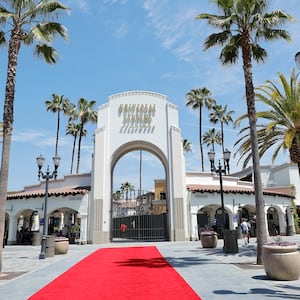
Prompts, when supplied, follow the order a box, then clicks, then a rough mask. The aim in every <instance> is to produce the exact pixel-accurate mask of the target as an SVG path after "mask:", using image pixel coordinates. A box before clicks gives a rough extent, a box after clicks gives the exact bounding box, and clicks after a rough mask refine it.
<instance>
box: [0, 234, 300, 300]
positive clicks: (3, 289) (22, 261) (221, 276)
mask: <svg viewBox="0 0 300 300" xmlns="http://www.w3.org/2000/svg"><path fill="white" fill-rule="evenodd" d="M283 239H284V240H289V241H295V242H297V243H298V246H300V235H296V236H292V237H283ZM238 242H239V253H235V254H224V253H223V251H222V247H223V240H219V242H218V246H217V248H215V249H203V248H201V245H200V242H197V241H192V242H161V243H142V245H144V246H146V245H155V246H157V247H158V249H159V250H160V252H161V254H162V255H163V256H164V257H165V258H166V259H167V260H168V261H169V262H170V263H171V264H172V265H173V266H174V267H175V268H176V270H177V271H178V272H179V273H180V274H181V276H182V277H183V278H184V279H185V280H186V281H187V282H188V283H189V284H190V285H191V286H192V288H193V289H194V290H195V291H196V293H198V294H199V296H200V297H201V298H202V299H203V300H219V299H220V300H221V299H222V300H243V299H245V300H248V299H249V300H250V299H251V300H253V299H255V300H260V299H268V300H270V299H289V300H291V299H298V300H299V299H300V279H299V280H295V281H272V280H268V279H267V277H266V276H265V272H264V269H263V267H262V266H257V265H256V264H255V262H256V243H255V239H254V238H253V239H251V241H250V244H249V245H248V246H243V241H242V240H239V241H238ZM133 245H137V244H133V243H121V242H120V243H112V244H107V245H70V248H69V251H68V253H67V254H65V255H55V256H54V257H51V258H46V259H44V260H40V259H39V258H38V257H39V253H40V247H39V246H6V247H5V248H4V249H3V270H2V271H3V272H2V273H3V274H2V275H0V299H10V300H25V299H27V298H28V297H29V296H30V295H32V294H33V293H34V292H36V291H37V290H39V289H40V288H42V287H43V286H44V285H46V284H47V283H49V282H50V281H52V280H53V279H54V278H56V277H57V276H59V275H60V274H61V273H63V272H64V271H66V270H67V269H68V268H70V267H71V266H73V265H74V264H75V263H76V262H78V261H80V260H81V259H83V258H84V257H86V256H87V255H89V254H90V253H92V252H94V251H95V250H97V249H99V248H103V247H124V246H133ZM138 245H141V243H140V244H138ZM145 280H146V278H145ZM166 280H167V278H166ZM119 299H123V298H122V295H120V298H119ZM66 300H67V299H66ZM170 300H171V299H170Z"/></svg>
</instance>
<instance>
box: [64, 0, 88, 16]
mask: <svg viewBox="0 0 300 300" xmlns="http://www.w3.org/2000/svg"><path fill="white" fill-rule="evenodd" d="M66 5H67V6H69V7H72V8H74V7H77V8H78V9H79V10H80V11H81V12H84V13H89V12H90V8H89V2H88V0H68V1H66Z"/></svg>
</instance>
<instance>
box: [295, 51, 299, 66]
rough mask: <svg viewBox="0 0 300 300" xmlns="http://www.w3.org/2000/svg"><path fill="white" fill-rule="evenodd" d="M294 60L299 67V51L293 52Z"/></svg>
mask: <svg viewBox="0 0 300 300" xmlns="http://www.w3.org/2000/svg"><path fill="white" fill-rule="evenodd" d="M295 62H296V65H297V67H298V68H299V69H300V51H299V52H297V53H296V54H295Z"/></svg>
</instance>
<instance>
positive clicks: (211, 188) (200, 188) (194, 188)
mask: <svg viewBox="0 0 300 300" xmlns="http://www.w3.org/2000/svg"><path fill="white" fill-rule="evenodd" d="M187 190H188V191H191V192H192V193H196V192H198V193H220V186H217V185H202V184H188V185H187ZM223 192H224V193H225V194H229V193H232V194H254V188H253V187H242V186H223ZM263 194H264V195H270V196H276V195H278V196H282V197H288V198H294V197H293V196H292V195H291V194H289V193H288V192H287V191H286V190H285V192H284V193H283V192H282V191H280V190H278V189H276V188H273V189H272V188H268V189H263Z"/></svg>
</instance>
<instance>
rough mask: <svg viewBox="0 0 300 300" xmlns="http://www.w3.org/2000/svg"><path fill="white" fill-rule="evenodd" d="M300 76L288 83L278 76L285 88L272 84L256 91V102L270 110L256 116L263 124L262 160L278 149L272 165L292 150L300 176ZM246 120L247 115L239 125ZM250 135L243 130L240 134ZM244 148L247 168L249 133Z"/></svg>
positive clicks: (261, 135) (283, 77) (260, 152)
mask: <svg viewBox="0 0 300 300" xmlns="http://www.w3.org/2000/svg"><path fill="white" fill-rule="evenodd" d="M298 76H299V74H296V73H295V70H294V69H293V70H292V72H291V76H290V79H289V80H288V79H287V78H286V77H285V76H284V75H283V74H282V73H280V72H278V77H279V82H280V83H281V86H280V87H279V86H277V85H276V84H275V83H273V82H272V81H270V80H267V82H266V84H264V85H261V86H260V87H258V88H257V89H256V91H257V92H256V94H255V95H256V99H257V100H258V101H260V102H261V103H263V104H265V105H266V106H267V109H266V110H264V111H259V112H257V113H256V116H257V119H258V120H262V123H263V124H261V125H259V130H258V147H259V154H260V157H262V156H263V155H264V153H265V152H266V151H267V150H269V149H270V148H272V147H273V146H274V147H275V149H274V153H273V155H272V162H274V161H275V159H276V158H277V155H278V153H279V152H280V150H284V151H285V150H288V151H289V153H290V160H291V162H293V163H296V164H298V170H299V175H300V80H298ZM244 118H245V115H243V116H241V117H239V118H238V119H237V120H236V124H237V125H238V124H240V122H241V121H242V120H243V119H244ZM244 131H247V128H246V129H242V130H241V131H240V132H242V133H243V132H244ZM239 143H240V144H241V145H240V148H239V149H238V151H239V152H240V153H241V157H245V156H246V159H245V162H244V166H245V163H246V164H247V163H248V161H249V159H250V158H251V151H250V149H249V144H250V136H249V134H248V133H246V134H245V135H244V136H242V138H241V139H239V140H238V141H237V142H236V144H239Z"/></svg>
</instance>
